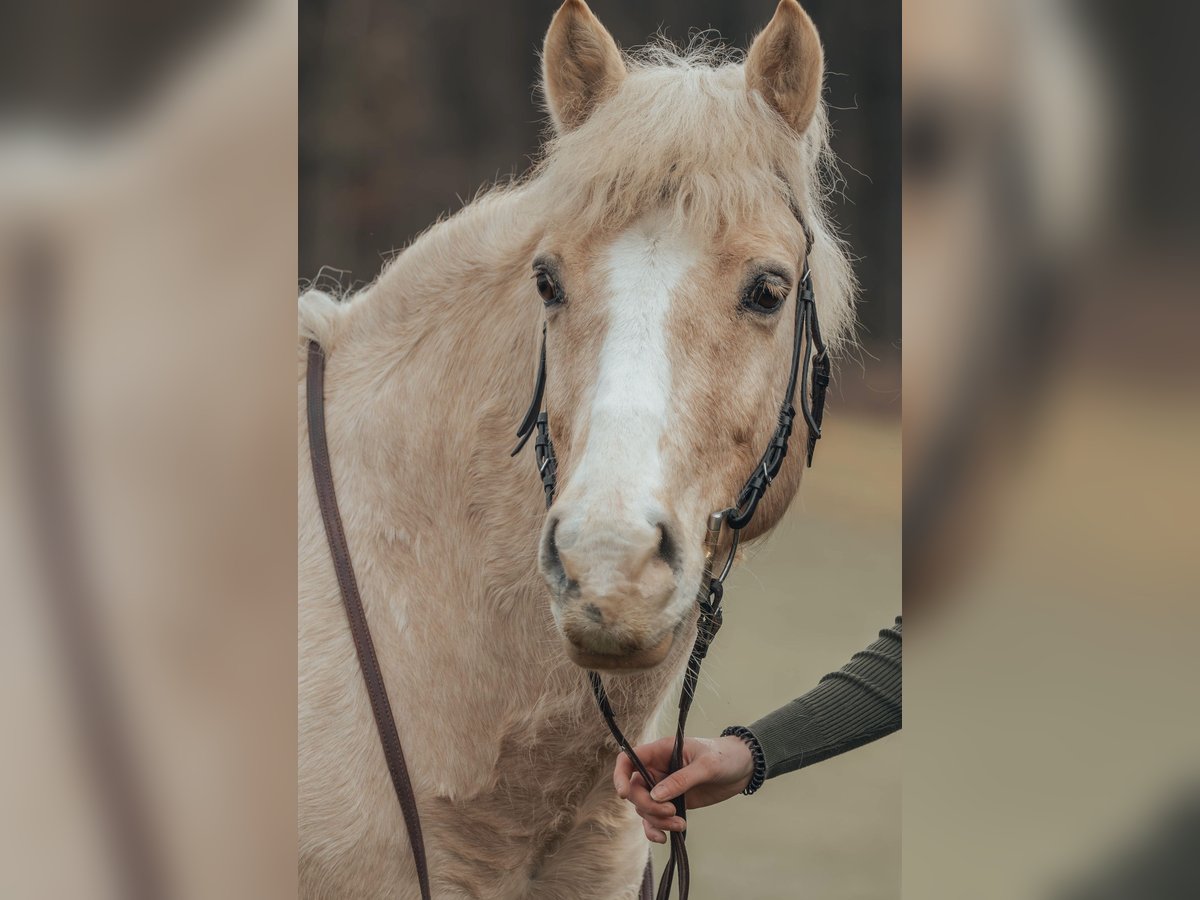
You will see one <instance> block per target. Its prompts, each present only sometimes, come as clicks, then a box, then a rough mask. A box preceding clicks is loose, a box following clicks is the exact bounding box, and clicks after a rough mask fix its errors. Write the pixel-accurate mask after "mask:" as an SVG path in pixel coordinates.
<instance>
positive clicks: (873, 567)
mask: <svg viewBox="0 0 1200 900" xmlns="http://www.w3.org/2000/svg"><path fill="white" fill-rule="evenodd" d="M826 423H827V424H826V436H825V438H824V439H823V440H822V441H821V442H820V444H819V445H818V447H817V454H816V460H815V462H814V467H813V468H812V469H809V470H808V471H807V472H806V473H805V483H804V485H803V486H802V488H801V491H800V494H799V496H798V497H797V499H796V502H795V503H794V504H793V506H792V509H791V511H790V512H789V513H788V516H787V517H786V518H785V519H784V521H783V522H782V523H780V525H779V527H778V528H777V529H776V531H775V533H774V534H773V535H772V536H771V537H770V538H768V539H767V540H766V541H765V542H763V543H761V544H759V545H758V546H756V547H754V548H752V549H751V550H749V551H748V554H747V559H746V561H745V562H744V563H743V564H742V565H741V566H740V567H739V569H738V570H737V571H736V572H735V573H734V574H733V575H732V576H731V578H730V581H729V584H728V585H727V588H726V593H725V597H726V601H725V602H726V611H725V626H724V628H723V629H722V631H721V634H720V636H719V638H718V640H717V642H716V644H715V645H714V649H713V650H712V651H711V652H710V654H709V657H708V659H707V660H706V662H705V666H704V670H703V672H702V674H701V689H700V691H699V693H698V694H697V698H696V704H695V706H694V708H693V712H692V716H691V721H690V725H689V729H688V731H689V733H690V734H693V735H698V736H700V735H703V736H711V735H715V734H718V733H720V730H721V729H722V728H724V727H725V726H726V725H731V724H748V723H749V722H751V721H753V720H754V719H756V718H757V717H758V716H760V715H762V714H763V713H766V712H769V711H770V710H772V709H774V708H775V707H777V706H779V705H781V704H783V703H786V702H787V701H788V700H790V699H792V698H793V697H794V696H797V695H799V694H801V693H803V692H804V691H805V690H807V689H808V688H809V687H811V686H812V685H815V684H816V683H817V681H818V679H819V678H820V677H821V676H822V675H824V674H825V673H826V672H828V671H830V670H832V669H836V668H839V667H840V666H842V665H843V664H844V663H845V662H846V661H847V660H848V659H849V657H850V655H851V654H852V653H854V652H855V651H857V650H860V649H862V648H863V647H865V646H866V645H867V644H868V643H869V642H870V641H871V640H873V639H874V637H875V634H876V632H877V631H878V630H879V629H881V628H884V627H886V626H887V625H889V624H890V623H891V622H892V619H893V617H894V616H896V615H897V614H898V613H899V612H900V602H901V601H900V539H901V535H900V428H899V421H898V416H895V415H880V414H877V413H863V414H851V413H849V412H846V411H843V412H842V413H841V414H839V413H838V411H837V410H836V409H834V410H831V414H830V415H829V416H828V417H827V418H826ZM667 728H668V726H666V725H665V724H664V727H663V733H666V730H667ZM901 740H902V734H895V735H891V736H890V737H887V738H885V739H883V740H881V741H878V742H876V743H874V744H870V745H867V746H865V747H862V748H860V749H858V750H855V751H853V752H852V753H848V754H846V755H844V756H841V757H838V758H834V759H831V760H827V761H825V762H822V763H819V764H817V765H815V766H813V767H811V768H808V769H802V770H800V771H799V772H795V773H792V774H791V775H787V776H783V777H782V778H779V779H776V780H773V781H769V782H767V784H766V786H765V787H764V788H763V789H762V790H761V791H760V792H759V793H758V794H757V795H755V796H754V797H748V798H747V797H737V798H734V799H733V800H729V801H727V802H725V803H724V804H721V805H719V806H716V807H713V808H711V809H704V810H699V811H696V812H693V813H691V814H690V815H689V822H690V836H689V838H688V847H689V850H690V857H691V862H692V880H693V887H692V891H691V896H692V898H693V900H717V898H720V900H731V898H738V900H741V898H754V900H783V898H789V900H790V898H800V897H803V898H806V900H890V898H898V897H899V896H900V795H901V788H900V784H901V782H900V765H901V762H900V761H901V751H900V744H901ZM664 859H665V852H657V851H656V858H655V871H656V873H657V872H660V871H661V869H662V862H663V860H664Z"/></svg>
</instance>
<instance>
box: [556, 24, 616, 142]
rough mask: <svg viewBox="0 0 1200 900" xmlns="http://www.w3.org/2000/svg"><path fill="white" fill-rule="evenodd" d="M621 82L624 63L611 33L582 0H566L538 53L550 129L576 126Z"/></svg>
mask: <svg viewBox="0 0 1200 900" xmlns="http://www.w3.org/2000/svg"><path fill="white" fill-rule="evenodd" d="M624 79H625V62H624V61H623V60H622V59H621V51H620V50H618V49H617V43H616V41H614V40H613V38H612V35H611V34H609V33H608V31H607V30H605V28H604V26H603V25H601V24H600V20H599V19H597V18H596V17H595V16H594V15H593V14H592V11H591V10H590V9H588V6H587V4H586V3H584V2H583V0H566V2H565V3H564V4H563V5H562V6H561V7H559V10H558V12H556V13H555V14H554V19H553V20H552V21H551V22H550V30H549V31H547V32H546V44H545V47H544V49H543V51H542V89H543V91H544V92H545V94H546V104H547V106H549V108H550V115H551V117H552V118H553V119H554V127H555V128H557V129H558V130H559V131H560V132H562V131H570V130H571V129H572V128H576V127H578V126H579V125H582V124H583V122H584V120H586V119H587V117H588V116H589V115H591V113H592V110H593V109H595V108H596V104H598V103H600V102H602V101H603V100H604V99H605V98H607V97H609V96H611V95H612V94H613V93H614V92H615V91H616V89H617V88H618V87H619V86H620V84H621V82H622V81H623V80H624Z"/></svg>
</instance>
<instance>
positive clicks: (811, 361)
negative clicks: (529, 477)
mask: <svg viewBox="0 0 1200 900" xmlns="http://www.w3.org/2000/svg"><path fill="white" fill-rule="evenodd" d="M810 248H811V242H810ZM814 348H815V349H816V356H815V357H814V356H813V350H814ZM810 369H811V374H812V385H811V390H810V389H809V386H808V384H807V380H808V376H809V372H810ZM829 379H830V373H829V355H828V353H827V352H826V348H825V344H824V342H823V341H822V339H821V330H820V327H819V326H818V324H817V309H816V304H815V302H814V297H813V289H812V276H811V273H810V272H809V268H808V263H807V260H806V262H805V266H804V275H803V276H802V277H801V279H800V284H799V286H798V288H797V291H796V321H795V341H794V346H793V349H792V366H791V374H790V377H789V378H788V384H787V390H786V391H785V392H784V397H783V403H782V404H781V406H780V409H779V422H778V424H777V426H776V428H775V434H774V436H773V437H772V438H771V442H770V443H769V444H768V445H767V449H766V450H765V451H764V452H763V455H762V458H761V459H760V460H759V464H758V466H756V467H755V469H754V472H753V473H752V474H751V475H750V477H749V478H747V479H746V483H745V485H743V487H742V489H741V491H740V492H739V493H738V497H737V501H736V502H735V503H734V505H733V506H732V507H730V508H729V509H727V510H722V511H721V512H717V513H714V514H712V515H711V516H710V517H709V521H708V528H707V533H706V538H705V559H706V562H705V571H704V579H703V581H702V584H703V587H702V589H701V590H700V592H699V593H698V595H697V605H698V606H699V608H700V612H699V618H698V621H697V625H696V640H695V643H694V644H693V645H692V652H691V656H690V657H689V659H688V666H687V672H686V674H685V675H684V680H683V691H682V693H681V695H680V698H679V717H678V720H677V724H676V728H675V747H674V752H673V753H672V755H671V765H670V771H672V772H674V771H676V770H678V769H679V768H680V767H681V766H682V763H683V739H684V729H685V727H686V725H687V717H688V712H689V711H690V709H691V707H692V699H693V698H694V696H695V691H696V680H697V678H698V677H699V673H700V664H701V662H702V661H703V660H704V657H705V656H706V655H707V653H708V648H709V646H710V645H711V643H712V641H713V638H715V637H716V634H717V631H718V629H720V627H721V622H722V611H721V601H722V598H723V596H724V584H725V579H726V577H727V576H728V575H729V571H730V569H731V568H732V566H733V558H734V554H735V552H736V551H737V543H738V537H739V534H740V532H741V529H743V528H745V527H746V526H747V525H748V524H749V523H750V521H751V520H752V519H753V518H754V512H755V510H756V509H757V508H758V502H759V500H761V499H762V496H763V494H764V493H765V492H766V490H767V487H769V486H770V484H771V482H772V480H774V478H775V476H776V475H778V474H779V470H780V468H781V467H782V465H783V460H784V457H786V456H787V450H788V440H789V438H790V437H791V434H792V426H793V424H794V422H795V419H796V408H795V406H794V405H793V399H794V397H795V395H796V390H797V387H798V388H799V396H800V411H801V413H802V415H803V416H804V421H805V424H806V425H807V426H808V447H807V462H808V465H810V466H811V465H812V456H813V449H814V448H815V446H816V442H817V439H818V438H819V437H820V436H821V419H822V416H823V413H824V409H825V390H826V388H827V387H828V385H829ZM545 387H546V329H545V326H544V325H543V327H542V348H541V354H540V361H539V364H538V372H537V382H536V385H535V388H534V396H533V402H532V403H531V404H530V406H529V411H528V412H527V413H526V415H525V418H524V420H523V421H522V423H521V426H520V428H519V429H518V431H517V437H518V443H517V446H516V448H515V449H514V450H513V452H512V455H514V456H515V455H516V454H517V453H518V452H519V451H520V450H521V448H522V447H524V446H525V443H526V442H527V441H528V440H529V437H530V435H532V434H533V432H534V431H535V430H536V432H537V440H536V441H534V449H535V452H536V458H537V464H538V472H539V474H540V475H541V477H542V487H543V489H544V491H545V494H546V507H547V508H549V507H550V505H551V504H552V503H553V502H554V492H555V488H556V482H557V476H558V463H557V460H556V459H555V456H554V446H553V444H552V443H551V441H550V425H549V419H548V417H547V414H546V411H545V410H544V409H542V397H543V394H544V392H545ZM307 393H308V404H307V406H308V447H309V455H310V457H311V458H312V469H313V481H314V483H315V485H316V491H317V501H318V503H319V505H320V507H321V518H322V520H323V521H324V523H325V536H326V538H327V539H328V541H329V551H330V554H331V555H332V557H333V567H334V571H335V572H336V574H337V581H338V587H339V589H340V590H341V595H342V604H343V606H344V607H345V609H346V618H347V619H348V620H349V623H350V633H351V636H352V637H353V639H354V649H355V652H356V653H357V655H358V663H359V667H360V669H361V670H362V675H363V681H364V682H365V683H366V687H367V696H368V698H369V699H370V702H371V712H372V714H373V715H374V717H375V727H376V728H377V729H378V731H379V740H380V742H381V744H382V745H383V754H384V757H385V759H386V761H387V767H388V772H389V774H390V775H391V778H392V786H393V787H394V788H395V790H396V799H397V800H399V801H400V810H401V812H402V813H403V815H404V824H405V827H406V829H407V830H408V842H409V846H410V847H411V848H412V855H413V861H414V862H415V863H416V868H417V879H418V881H419V882H420V887H421V897H422V898H423V900H430V891H429V865H428V862H427V860H426V856H425V842H424V839H423V837H422V834H421V818H420V815H419V814H418V810H417V801H416V797H415V795H414V793H413V788H412V782H411V781H410V779H409V775H408V766H407V765H406V763H405V761H404V750H403V748H402V747H401V745H400V735H399V733H398V732H397V730H396V720H395V718H394V716H393V715H392V707H391V703H390V702H389V701H388V694H387V688H386V686H385V685H384V682H383V673H382V671H381V670H380V668H379V659H378V657H377V656H376V654H375V644H374V642H373V641H372V640H371V629H370V627H369V626H368V624H367V618H366V613H365V611H364V610H363V604H362V598H361V597H360V595H359V592H358V582H357V580H356V579H355V577H354V566H353V564H352V562H351V560H350V548H349V545H348V544H347V543H346V532H345V529H344V528H343V526H342V517H341V514H340V513H339V511H338V504H337V495H336V494H335V492H334V487H333V470H332V467H331V465H330V460H329V444H328V441H327V439H326V434H325V353H324V351H323V350H322V349H321V346H320V345H319V344H318V343H317V342H316V341H309V343H308V381H307ZM723 524H724V525H728V526H729V527H730V529H731V530H732V532H733V540H732V543H731V546H730V549H729V556H728V558H727V559H726V561H725V565H724V566H723V567H722V569H721V571H720V573H719V574H715V575H714V574H713V572H714V559H715V554H716V549H717V544H718V541H719V539H720V534H721V528H722V525H723ZM588 682H589V684H590V685H591V688H592V693H593V694H594V695H595V698H596V705H597V706H598V707H599V708H600V714H601V715H602V716H603V717H604V722H605V724H606V725H607V726H608V730H609V731H610V732H611V733H612V736H613V739H614V740H615V741H616V742H617V745H618V746H619V747H620V748H621V750H622V751H623V752H624V753H625V754H626V755H627V756H628V757H629V759H630V761H631V762H632V763H633V766H634V768H635V769H636V770H637V771H638V773H639V774H640V775H641V777H642V779H643V780H644V781H645V783H646V785H647V788H650V787H653V786H654V784H655V779H654V778H653V777H652V776H651V775H650V772H649V771H648V770H647V769H646V766H645V765H644V764H643V763H642V761H641V760H640V759H639V758H638V755H637V754H636V753H634V751H633V747H632V745H631V744H630V743H629V741H628V740H627V739H626V737H625V735H624V734H623V733H622V732H621V729H620V727H619V726H618V725H617V721H616V716H615V714H614V713H613V709H612V704H611V703H610V702H609V699H608V694H607V693H606V692H605V689H604V683H603V682H602V681H601V680H600V676H599V675H598V674H597V673H596V672H588ZM674 802H675V809H676V812H677V814H678V815H679V816H680V817H681V818H686V816H687V804H686V799H685V797H684V796H683V795H681V796H679V797H677V798H676V799H675V801H674ZM676 874H678V877H679V898H680V900H686V898H687V896H688V888H689V884H690V880H691V874H690V869H689V865H688V856H687V845H686V842H685V835H684V833H683V832H672V833H671V855H670V859H669V860H668V862H667V867H666V869H665V870H664V872H663V876H662V880H661V881H660V882H659V885H658V894H657V897H658V900H667V897H668V896H669V895H670V892H671V887H672V885H673V883H674V879H675V876H676ZM647 877H649V876H647Z"/></svg>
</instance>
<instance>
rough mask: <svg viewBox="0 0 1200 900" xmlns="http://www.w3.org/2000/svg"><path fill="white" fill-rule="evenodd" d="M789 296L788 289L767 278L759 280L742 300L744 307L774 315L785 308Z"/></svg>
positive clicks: (751, 286)
mask: <svg viewBox="0 0 1200 900" xmlns="http://www.w3.org/2000/svg"><path fill="white" fill-rule="evenodd" d="M787 295H788V289H787V288H786V287H784V286H783V285H782V284H779V283H777V282H775V281H773V280H770V279H767V278H759V279H758V280H757V281H755V282H754V284H752V285H750V289H749V290H748V291H746V296H745V297H743V298H742V305H743V306H745V307H747V308H748V309H751V310H753V311H754V312H760V313H773V312H776V311H778V309H779V307H781V306H783V301H784V300H786V299H787Z"/></svg>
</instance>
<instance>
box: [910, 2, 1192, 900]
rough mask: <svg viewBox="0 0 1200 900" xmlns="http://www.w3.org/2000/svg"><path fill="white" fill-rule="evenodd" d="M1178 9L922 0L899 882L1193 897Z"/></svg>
mask: <svg viewBox="0 0 1200 900" xmlns="http://www.w3.org/2000/svg"><path fill="white" fill-rule="evenodd" d="M1178 12H1180V11H1179V10H1178V9H1177V8H1176V7H1174V6H1171V7H1168V6H1167V5H1166V4H1151V5H1150V6H1148V7H1137V8H1134V7H1131V6H1130V5H1128V4H1122V3H1117V2H1098V3H1088V4H1077V3H1069V2H1054V0H1040V2H1020V3H993V2H986V0H966V2H959V3H945V2H936V0H907V2H905V4H904V79H903V82H904V138H903V143H904V178H903V183H904V228H903V231H904V296H905V305H904V350H905V353H904V580H905V590H904V606H905V613H906V621H905V626H906V629H905V630H906V635H905V637H906V641H905V650H906V653H905V695H906V701H905V711H904V712H905V760H904V831H903V833H904V850H903V855H904V866H903V871H904V895H905V896H906V897H914V898H922V900H941V898H945V900H951V898H954V900H957V898H961V897H972V898H980V900H1001V898H1012V897H1039V898H1063V900H1067V898H1070V900H1100V898H1105V900H1116V898H1121V900H1134V898H1147V900H1158V898H1171V900H1175V898H1179V900H1182V898H1185V897H1197V896H1200V854H1197V853H1196V849H1197V847H1200V793H1198V791H1197V785H1198V784H1200V762H1198V761H1200V715H1197V709H1200V706H1198V705H1197V702H1196V686H1197V684H1200V654H1197V653H1196V652H1195V647H1194V644H1195V635H1196V633H1197V626H1198V625H1200V606H1198V605H1197V600H1198V599H1200V568H1198V566H1197V562H1196V546H1197V535H1198V534H1200V530H1198V529H1197V521H1196V519H1197V515H1196V510H1197V508H1198V505H1200V504H1198V502H1200V490H1198V481H1197V478H1196V473H1195V467H1194V464H1195V460H1196V459H1197V458H1200V405H1198V404H1197V402H1196V387H1197V382H1198V378H1197V375H1198V373H1197V366H1196V347H1195V345H1196V335H1197V327H1196V326H1197V324H1200V316H1198V313H1197V306H1196V302H1195V298H1196V288H1195V285H1196V276H1197V274H1198V273H1197V259H1198V257H1197V254H1196V246H1195V245H1196V236H1197V217H1196V213H1195V211H1196V209H1197V199H1198V198H1197V190H1196V188H1197V178H1196V173H1195V171H1194V169H1195V167H1194V165H1193V164H1192V161H1194V160H1195V159H1196V158H1197V124H1196V121H1195V117H1194V116H1182V117H1181V116H1180V115H1179V114H1178V109H1179V105H1180V104H1183V105H1185V106H1187V105H1189V104H1191V103H1192V102H1193V100H1192V92H1193V88H1192V85H1194V82H1195V80H1194V77H1193V76H1192V73H1191V72H1190V71H1189V70H1190V68H1191V66H1190V63H1189V62H1188V60H1189V56H1190V54H1189V53H1187V52H1186V51H1185V50H1184V47H1183V40H1182V38H1181V34H1182V33H1183V32H1186V31H1188V30H1190V28H1191V24H1188V25H1185V24H1184V23H1185V20H1186V16H1180V15H1178V14H1177V13H1178ZM1194 18H1195V17H1194V14H1192V19H1193V20H1194ZM1185 160H1186V162H1185Z"/></svg>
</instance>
